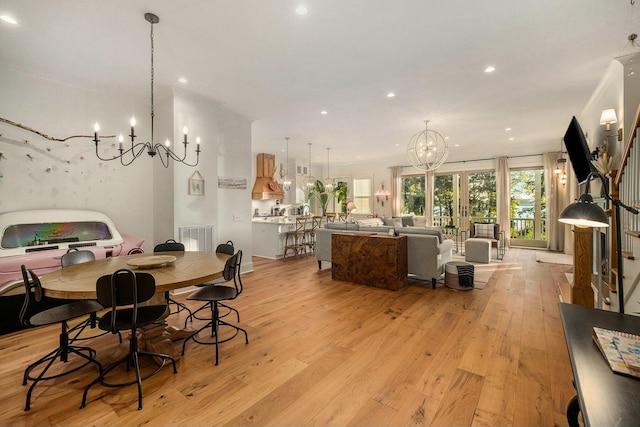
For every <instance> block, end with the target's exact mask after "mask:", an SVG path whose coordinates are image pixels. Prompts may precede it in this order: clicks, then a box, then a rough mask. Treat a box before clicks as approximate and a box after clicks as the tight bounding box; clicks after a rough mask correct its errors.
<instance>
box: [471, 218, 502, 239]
mask: <svg viewBox="0 0 640 427" xmlns="http://www.w3.org/2000/svg"><path fill="white" fill-rule="evenodd" d="M499 234H500V225H499V224H493V223H482V222H475V223H472V224H471V227H470V229H469V236H470V237H476V238H481V239H494V240H497V239H498V235H499Z"/></svg>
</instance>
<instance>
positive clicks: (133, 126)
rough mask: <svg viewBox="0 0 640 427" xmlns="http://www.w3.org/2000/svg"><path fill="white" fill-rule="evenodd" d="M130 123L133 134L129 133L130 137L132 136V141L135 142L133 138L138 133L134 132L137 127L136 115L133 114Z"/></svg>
mask: <svg viewBox="0 0 640 427" xmlns="http://www.w3.org/2000/svg"><path fill="white" fill-rule="evenodd" d="M129 124H130V125H131V135H129V137H130V138H131V143H132V144H133V140H134V138H135V137H136V134H135V132H134V130H135V129H134V128H135V127H136V118H135V117H134V116H131V120H129Z"/></svg>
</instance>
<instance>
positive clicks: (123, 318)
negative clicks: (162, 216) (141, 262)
mask: <svg viewBox="0 0 640 427" xmlns="http://www.w3.org/2000/svg"><path fill="white" fill-rule="evenodd" d="M155 291H156V282H155V279H154V277H153V276H152V275H151V274H149V273H144V272H139V273H134V272H133V271H131V270H129V269H120V270H118V271H116V272H115V273H113V274H109V275H105V276H102V277H100V278H99V279H98V281H97V282H96V296H97V298H98V302H99V303H100V304H102V305H103V306H105V307H110V308H111V310H109V311H108V312H106V313H104V315H103V316H102V318H101V319H100V321H99V322H98V327H99V328H100V329H102V330H105V331H111V333H114V334H115V333H117V332H119V331H126V330H128V331H130V332H131V337H130V339H129V352H128V353H127V354H126V355H125V356H124V357H122V358H121V359H120V360H118V361H116V362H114V363H112V364H111V365H109V366H108V367H107V368H105V369H104V370H103V371H102V372H101V373H100V376H99V377H98V378H96V379H95V380H93V381H92V382H91V384H89V385H88V386H87V387H86V388H85V390H84V393H83V395H82V405H81V406H80V407H81V408H84V407H85V406H86V402H87V393H88V392H89V389H90V388H91V387H93V386H94V385H96V384H98V383H100V384H102V385H103V386H105V387H124V386H128V385H132V384H137V385H138V410H140V409H142V381H143V380H145V379H147V378H149V377H151V376H153V375H155V374H157V373H158V372H160V370H161V369H162V368H163V367H164V366H165V365H166V362H167V361H170V362H171V363H172V364H173V373H174V374H175V373H177V372H178V371H177V369H176V361H175V359H174V358H173V357H171V356H169V355H167V354H160V353H152V352H148V351H143V350H140V349H139V348H138V334H137V329H138V328H139V327H143V326H146V325H150V324H152V323H155V322H157V321H158V320H160V319H162V317H163V316H164V313H165V311H166V306H165V305H164V304H162V305H140V304H141V303H143V302H145V301H148V300H149V299H151V298H152V297H153V295H154V294H155ZM140 356H146V357H148V358H151V359H152V362H153V363H156V362H155V361H160V363H159V366H158V367H157V368H156V369H155V370H154V371H152V372H150V373H148V374H146V375H144V376H142V375H141V373H140V363H139V360H140ZM122 364H125V366H126V369H127V371H129V369H130V368H131V366H133V368H134V369H135V374H136V378H135V379H133V380H131V381H124V382H117V383H114V382H111V381H113V380H107V378H106V376H107V375H108V374H109V373H110V372H111V371H113V370H114V369H115V368H116V367H118V366H120V365H122Z"/></svg>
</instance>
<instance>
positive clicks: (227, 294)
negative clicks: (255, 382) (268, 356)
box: [182, 250, 249, 365]
mask: <svg viewBox="0 0 640 427" xmlns="http://www.w3.org/2000/svg"><path fill="white" fill-rule="evenodd" d="M241 263H242V251H241V250H238V252H236V253H235V254H234V255H232V256H231V257H230V258H229V259H228V260H227V262H226V263H225V266H224V273H223V277H224V278H225V279H226V280H227V281H231V280H233V283H234V286H233V287H231V286H220V285H216V286H205V287H203V288H201V289H199V290H197V291H195V292H193V293H192V294H191V295H189V296H188V297H187V299H188V300H196V301H206V305H205V306H208V307H210V309H211V319H210V320H209V321H208V322H207V323H206V324H205V325H204V326H202V327H201V328H200V329H198V330H196V331H195V332H193V333H192V334H191V335H189V336H188V337H187V338H186V339H185V340H184V342H183V343H182V354H183V355H184V352H185V349H186V346H187V342H188V341H189V340H190V339H191V340H193V341H194V342H197V343H198V344H204V345H215V346H216V365H218V362H219V344H221V343H224V342H227V341H230V340H232V339H233V338H235V337H236V336H237V335H238V333H240V332H242V333H244V338H245V343H246V344H249V335H248V334H247V331H246V330H245V329H243V328H241V327H239V326H237V325H234V324H231V323H228V322H225V321H224V320H222V319H221V318H220V311H219V303H220V301H229V300H233V299H236V298H237V297H238V295H240V294H241V293H242V288H243V285H242V279H241V277H240V265H241ZM236 312H237V311H236ZM238 317H239V316H238ZM220 326H228V327H230V328H232V329H234V330H235V333H234V334H233V335H232V336H230V337H228V338H225V339H223V340H220ZM207 328H211V337H212V338H215V339H214V341H202V340H200V339H199V338H198V337H197V335H198V334H199V333H200V332H202V331H204V330H205V329H207Z"/></svg>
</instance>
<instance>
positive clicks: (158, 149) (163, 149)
mask: <svg viewBox="0 0 640 427" xmlns="http://www.w3.org/2000/svg"><path fill="white" fill-rule="evenodd" d="M144 19H146V20H147V21H148V22H149V23H151V142H144V143H143V142H138V143H134V140H135V138H136V134H135V125H136V119H135V117H131V122H130V124H131V134H130V135H129V138H131V147H130V148H127V149H125V148H124V146H123V142H124V137H123V136H122V134H120V135H119V137H118V141H119V144H118V152H119V153H120V154H118V155H115V156H113V157H111V158H105V157H101V156H100V153H99V152H98V143H99V142H100V139H99V138H98V132H99V131H100V125H99V124H98V122H96V123H95V125H94V126H93V131H94V133H93V142H95V145H96V156H97V157H98V158H99V159H100V160H103V161H111V160H118V159H119V160H120V163H121V164H122V165H123V166H129V165H130V164H131V163H133V161H134V160H135V159H137V158H138V157H140V156H141V155H142V153H144V152H145V151H146V152H147V154H148V155H149V156H151V157H155V155H156V154H159V156H158V157H159V158H160V161H161V162H162V165H163V166H164V167H165V168H168V167H169V160H174V161H176V162H179V163H182V164H185V165H187V166H196V165H197V164H198V162H199V160H200V137H197V138H196V160H195V163H189V162H188V161H186V158H187V145H189V141H188V140H187V133H188V130H187V128H186V126H185V127H184V128H183V134H184V139H183V141H182V144H183V145H184V154H183V155H182V157H180V156H179V155H177V154H176V153H174V152H173V151H172V150H171V148H170V145H171V144H170V142H169V140H168V139H167V140H166V141H165V145H162V144H160V143H154V142H153V141H154V140H153V118H154V115H155V114H154V104H153V83H154V68H153V24H157V23H158V22H160V18H158V16H157V15H154V14H153V13H145V14H144ZM165 156H166V160H165Z"/></svg>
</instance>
